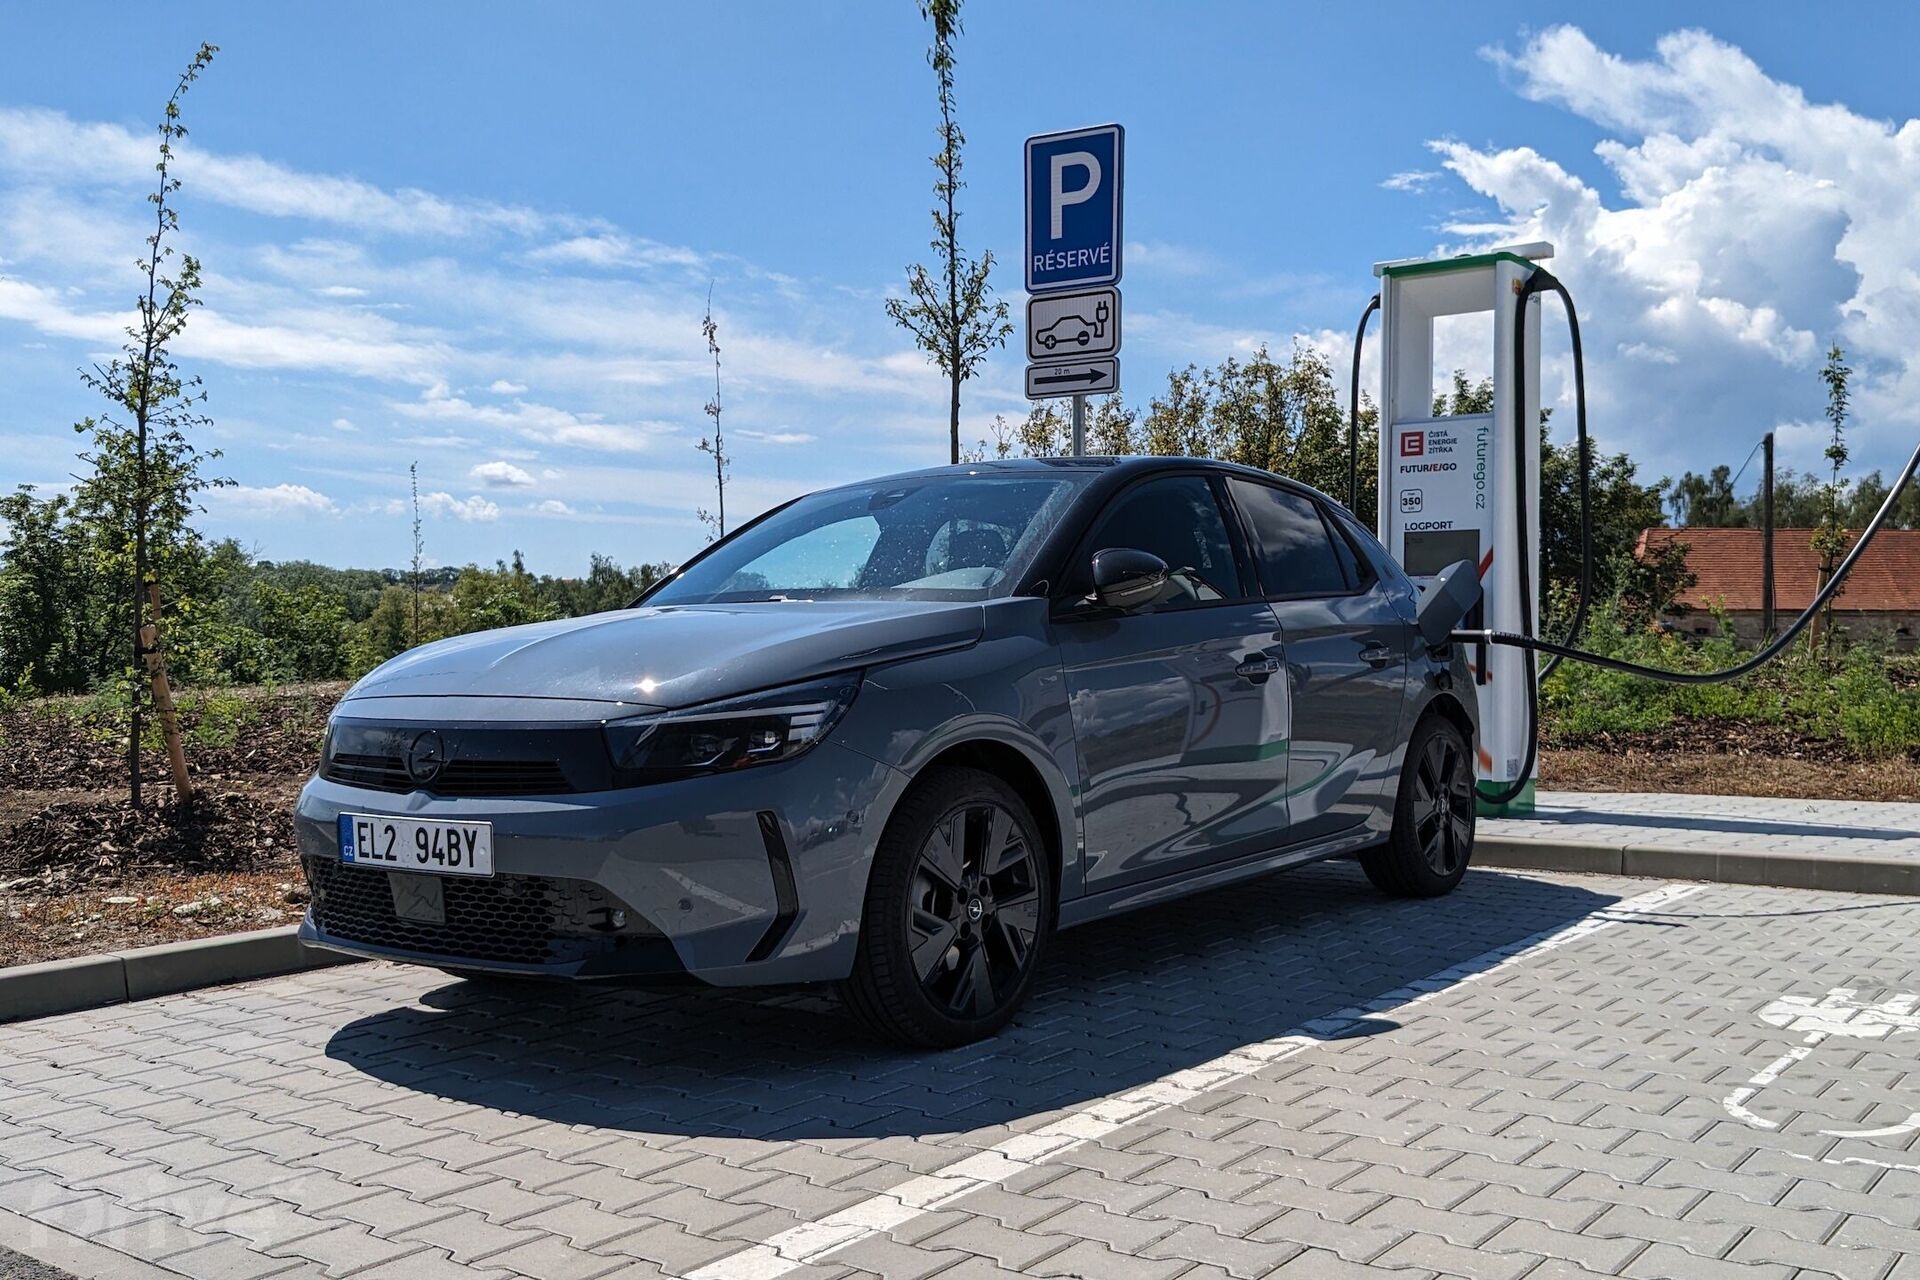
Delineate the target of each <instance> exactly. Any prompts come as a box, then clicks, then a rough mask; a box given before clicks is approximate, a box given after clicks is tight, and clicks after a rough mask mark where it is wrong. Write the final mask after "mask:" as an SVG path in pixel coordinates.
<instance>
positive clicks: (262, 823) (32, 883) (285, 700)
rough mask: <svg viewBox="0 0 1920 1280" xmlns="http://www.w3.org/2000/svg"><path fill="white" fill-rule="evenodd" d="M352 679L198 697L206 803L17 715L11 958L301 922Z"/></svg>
mask: <svg viewBox="0 0 1920 1280" xmlns="http://www.w3.org/2000/svg"><path fill="white" fill-rule="evenodd" d="M343 689H344V686H342V685H337V684H334V685H306V686H295V687H290V688H281V689H272V690H233V691H227V692H226V693H224V694H223V695H222V696H221V698H220V699H219V701H218V702H217V703H212V702H209V703H206V704H204V705H203V706H201V707H196V708H194V709H191V710H189V712H188V714H187V716H186V724H187V728H188V730H189V743H188V756H189V759H190V761H191V764H192V767H193V771H194V778H195V780H196V784H197V786H198V787H199V788H200V791H201V800H200V802H199V803H198V804H197V805H196V806H194V807H193V808H191V809H189V810H185V811H182V810H180V809H179V808H177V807H175V806H173V805H171V804H170V803H169V801H170V800H171V788H170V786H168V785H167V783H166V781H165V761H164V757H163V756H162V755H161V754H160V753H159V752H157V751H153V752H148V753H147V755H146V767H145V768H144V769H143V770H142V774H143V777H144V778H145V779H146V785H147V789H148V792H149V795H148V805H149V807H148V808H147V809H146V810H145V811H143V812H141V813H139V814H135V813H133V812H132V811H131V810H129V809H128V808H127V806H126V803H125V799H124V789H125V786H126V777H125V768H126V765H125V759H126V757H125V752H126V740H125V738H124V737H116V736H115V735H114V734H113V733H112V732H110V731H103V730H102V728H101V727H100V725H99V723H98V719H99V718H98V717H97V716H94V715H90V714H89V713H88V712H87V711H86V709H85V708H84V706H83V705H82V704H80V703H78V702H77V701H73V700H61V699H48V700H45V701H43V702H40V703H35V704H31V705H29V706H27V707H25V708H16V709H14V710H11V711H8V712H5V713H4V714H0V966H5V965H12V964H28V963H32V962H34V961H38V960H52V959H59V958H63V957H68V956H77V955H89V954H95V953H98V952H102V951H115V950H121V949H125V948H128V947H139V946H148V945H151V944H154V943H160V942H174V941H179V940H181V939H186V938H198V937H206V936H210V935H214V934H223V933H238V932H244V931H246V930H250V929H264V928H271V927H273V926H276V925H286V924H291V923H294V922H296V921H297V920H298V919H299V917H300V913H301V911H302V909H303V904H304V902H305V900H306V893H305V888H304V886H303V885H302V883H301V877H300V872H299V864H298V859H297V856H296V854H295V851H294V846H293V825H292V812H293V803H294V798H295V797H296V796H297V795H298V793H299V790H300V787H301V784H302V783H303V782H304V781H305V780H306V778H307V777H308V775H309V774H310V773H311V772H312V769H313V766H314V763H315V760H316V757H317V756H318V753H319V745H320V735H321V733H322V731H323V729H324V728H325V725H326V717H327V713H328V712H329V711H330V710H331V709H332V707H333V704H334V702H335V701H336V700H337V699H338V697H339V695H340V693H341V692H342V691H343ZM1540 785H1541V787H1542V788H1543V789H1547V790H1558V791H1688V792H1695V793H1701V794H1707V795H1749V796H1781V797H1790V798H1792V797H1803V796H1805V797H1819V798H1825V799H1841V800H1920V761H1914V760H1911V759H1892V760H1875V759H1866V758H1862V757H1858V756H1856V755H1854V754H1853V753H1851V752H1848V751H1846V750H1844V749H1842V748H1839V747H1837V746H1835V745H1834V744H1831V743H1824V742H1818V741H1810V740H1807V739H1804V738H1800V737H1797V736H1796V735H1794V734H1793V732H1792V731H1791V730H1789V729H1787V728H1785V727H1783V726H1778V725H1729V724H1703V723H1684V722H1683V723H1677V724H1675V725H1674V726H1672V727H1671V728H1669V729H1666V730H1662V731H1660V732H1658V733H1653V734H1638V735H1631V736H1622V737H1618V738H1607V739H1605V740H1601V741H1588V742H1580V743H1571V744H1558V745H1555V746H1551V747H1549V748H1547V749H1544V750H1543V751H1542V752H1541V756H1540Z"/></svg>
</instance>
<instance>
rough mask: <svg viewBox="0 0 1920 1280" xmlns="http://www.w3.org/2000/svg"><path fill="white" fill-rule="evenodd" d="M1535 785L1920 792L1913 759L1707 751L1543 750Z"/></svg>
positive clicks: (1764, 792) (1877, 796)
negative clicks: (1815, 756)
mask: <svg viewBox="0 0 1920 1280" xmlns="http://www.w3.org/2000/svg"><path fill="white" fill-rule="evenodd" d="M1540 789H1541V790H1543V791H1664V792H1687V793H1691V794H1693V795H1706V796H1777V797H1783V798H1786V799H1802V798H1805V799H1818V800H1920V764H1915V763H1914V762H1913V761H1911V760H1848V759H1844V758H1841V759H1824V760H1823V759H1815V758H1808V757H1804V756H1802V757H1790V756H1769V755H1733V754H1729V753H1726V752H1704V751H1672V752H1659V753H1655V752H1618V753H1616V752H1611V751H1595V750H1584V751H1568V750H1560V751H1543V752H1541V753H1540Z"/></svg>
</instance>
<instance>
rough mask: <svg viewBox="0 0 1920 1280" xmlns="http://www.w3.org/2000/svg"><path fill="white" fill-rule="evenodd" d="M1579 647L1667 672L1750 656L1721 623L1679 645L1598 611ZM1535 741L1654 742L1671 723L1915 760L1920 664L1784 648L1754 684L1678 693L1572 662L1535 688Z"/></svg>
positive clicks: (1872, 650)
mask: <svg viewBox="0 0 1920 1280" xmlns="http://www.w3.org/2000/svg"><path fill="white" fill-rule="evenodd" d="M1581 647H1583V648H1586V649H1590V650H1593V651H1594V652H1596V653H1600V654H1603V655H1605V656H1607V657H1613V658H1620V659H1622V660H1624V661H1628V662H1635V663H1639V664H1642V665H1644V666H1652V667H1661V668H1664V669H1666V670H1670V671H1721V670H1725V669H1726V668H1728V667H1731V666H1733V665H1735V664H1736V663H1738V662H1740V661H1742V660H1744V659H1745V658H1747V657H1749V656H1751V650H1749V649H1747V648H1745V647H1744V646H1742V645H1740V644H1739V643H1738V642H1736V641H1735V640H1734V639H1733V637H1732V633H1731V631H1730V629H1729V628H1728V627H1727V626H1726V622H1725V619H1722V620H1721V627H1720V631H1719V634H1717V635H1712V636H1708V637H1704V638H1699V639H1683V638H1682V637H1679V636H1675V635H1672V634H1670V633H1658V632H1655V631H1653V630H1652V629H1650V628H1648V627H1646V626H1644V625H1632V624H1625V623H1623V622H1622V619H1621V616H1620V614H1619V612H1618V611H1617V610H1615V609H1613V608H1610V607H1602V608H1598V609H1596V610H1595V612H1594V616H1593V618H1592V620H1591V622H1590V623H1589V626H1588V629H1587V634H1586V636H1585V637H1584V638H1583V640H1582V644H1581ZM1540 704H1541V705H1540V723H1541V739H1542V741H1543V742H1546V743H1549V744H1551V743H1555V742H1559V743H1568V744H1571V743H1578V742H1581V741H1586V740H1590V739H1592V738H1594V737H1597V736H1599V735H1602V734H1632V733H1647V732H1656V731H1658V730H1661V729H1665V728H1668V727H1670V726H1672V725H1673V724H1674V723H1675V722H1676V721H1680V720H1688V721H1704V722H1708V723H1720V724H1726V725H1735V724H1745V725H1786V726H1790V727H1791V728H1793V729H1794V730H1796V731H1798V732H1799V733H1801V734H1803V735H1804V736H1806V737H1807V738H1809V739H1813V740H1816V741H1832V742H1838V743H1844V744H1845V745H1846V746H1847V747H1849V748H1851V749H1852V750H1854V751H1857V752H1859V753H1861V754H1863V755H1871V756H1890V755H1905V754H1911V753H1914V752H1920V658H1917V657H1915V656H1912V655H1895V654H1893V653H1891V652H1890V651H1889V649H1888V647H1887V644H1886V642H1885V640H1884V639H1880V640H1864V641H1861V642H1860V643H1857V644H1855V645H1854V646H1852V647H1851V648H1850V649H1847V650H1845V651H1844V652H1842V653H1841V654H1840V655H1839V656H1837V657H1828V656H1826V655H1824V654H1822V653H1819V652H1818V651H1815V650H1811V649H1809V647H1808V646H1806V645H1802V644H1794V645H1790V646H1788V648H1787V649H1786V651H1785V652H1783V653H1782V654H1781V655H1780V656H1779V657H1778V658H1776V659H1775V660H1774V661H1772V662H1770V663H1768V664H1766V665H1765V666H1763V667H1761V668H1760V669H1759V670H1758V671H1755V672H1754V673H1752V674H1751V675H1747V676H1744V677H1742V678H1740V679H1738V680H1733V681H1728V682H1726V683H1718V684H1707V685H1676V684H1667V683H1664V682H1660V681H1655V680H1650V679H1646V678H1643V677H1640V676H1631V675H1626V674H1624V673H1621V672H1613V671H1606V670H1603V669H1601V668H1599V667H1594V666H1589V665H1588V664H1585V663H1580V662H1574V661H1572V660H1568V661H1566V662H1564V663H1562V664H1561V665H1560V666H1559V668H1558V669H1557V670H1556V671H1555V672H1554V674H1553V675H1552V677H1551V678H1549V679H1548V680H1546V681H1545V682H1544V683H1543V684H1542V685H1541V688H1540Z"/></svg>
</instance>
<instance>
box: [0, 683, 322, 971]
mask: <svg viewBox="0 0 1920 1280" xmlns="http://www.w3.org/2000/svg"><path fill="white" fill-rule="evenodd" d="M342 688H343V686H340V685H308V686H296V687H292V688H282V689H272V690H261V689H254V690H234V691H227V692H225V693H223V694H222V696H221V698H220V700H219V702H218V703H217V704H215V703H212V702H208V703H205V704H203V705H200V706H196V705H194V701H193V700H192V699H191V698H189V700H188V702H187V705H188V710H187V712H186V714H185V715H184V717H183V720H184V724H185V728H186V730H187V732H188V742H187V755H188V759H189V762H190V766H191V768H192V773H193V779H194V782H195V786H196V787H197V789H198V791H199V796H198V798H197V800H196V802H195V803H194V804H192V805H191V806H187V807H184V808H183V807H181V806H177V805H175V804H173V803H172V801H173V789H172V787H171V785H170V784H169V783H168V782H167V781H166V780H165V778H166V774H165V768H166V766H165V758H164V756H162V755H161V754H160V753H159V752H157V751H149V752H147V753H146V755H145V757H144V764H145V767H144V768H143V769H142V770H141V774H142V778H143V780H144V788H145V790H146V792H147V794H146V797H145V799H146V801H147V803H146V807H145V808H144V809H143V810H141V811H139V812H138V813H136V812H135V811H133V810H132V809H131V808H129V806H128V805H127V802H126V798H125V788H126V772H125V770H126V763H125V761H126V755H125V753H126V739H125V737H124V736H123V735H115V734H114V733H112V732H110V731H103V729H102V728H101V727H100V724H99V723H98V717H96V716H93V715H90V714H89V713H88V711H87V709H86V708H85V706H84V704H82V703H80V702H78V701H76V700H71V699H46V700H44V701H42V702H38V703H34V704H31V705H29V706H27V707H24V708H17V709H14V710H12V711H9V712H7V713H5V714H4V715H0V966H4V965H10V964H30V963H33V962H35V961H39V960H54V959H62V958H65V957H68V956H77V955H91V954H96V953H99V952H103V951H117V950H123V949H125V948H129V947H141V946H149V945H152V944H155V943H161V942H177V941H181V940H183V939H188V938H198V937H206V936H210V935H214V934H225V933H239V932H244V931H247V930H251V929H264V928H271V927H273V926H276V925H285V924H291V923H294V922H295V921H297V920H298V919H299V916H300V912H301V910H302V909H303V907H302V904H303V903H304V902H305V901H306V894H305V888H304V886H303V885H302V883H301V877H300V871H299V864H298V860H297V857H296V854H295V852H294V846H293V822H292V813H293V802H294V798H295V796H296V795H298V793H299V790H300V786H301V784H302V782H303V781H304V780H305V779H306V777H307V775H308V774H309V773H310V772H311V771H312V769H313V764H314V760H315V758H316V756H317V755H318V750H319V743H320V735H321V732H322V731H323V730H324V728H325V725H326V716H327V712H328V711H329V710H331V709H332V706H333V704H334V702H335V701H336V700H337V699H338V698H339V695H340V693H341V691H342Z"/></svg>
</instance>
